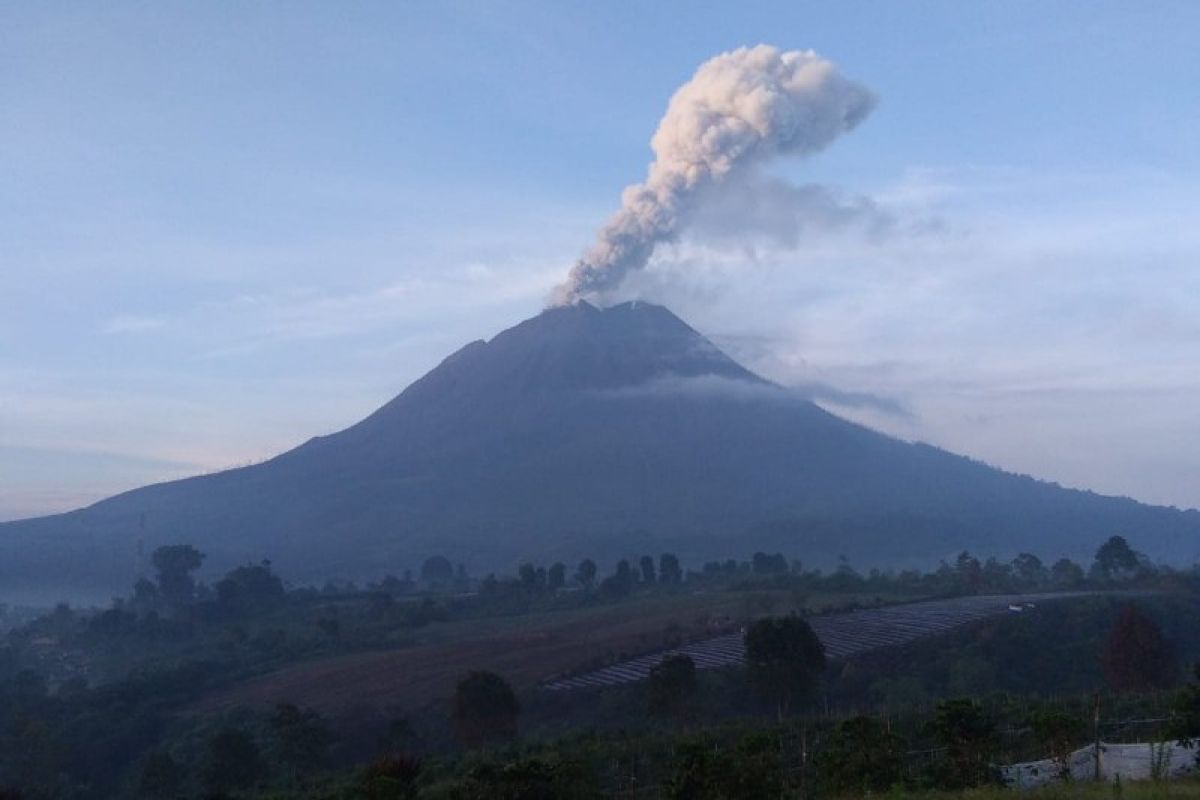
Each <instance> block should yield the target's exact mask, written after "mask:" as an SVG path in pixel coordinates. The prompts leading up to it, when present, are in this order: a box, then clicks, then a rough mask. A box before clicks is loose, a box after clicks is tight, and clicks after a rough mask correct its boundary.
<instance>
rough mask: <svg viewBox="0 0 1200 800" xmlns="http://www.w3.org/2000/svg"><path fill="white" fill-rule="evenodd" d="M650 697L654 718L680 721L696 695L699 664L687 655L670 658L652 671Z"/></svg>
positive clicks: (677, 654) (680, 654)
mask: <svg viewBox="0 0 1200 800" xmlns="http://www.w3.org/2000/svg"><path fill="white" fill-rule="evenodd" d="M646 694H647V700H648V705H649V708H650V713H651V714H661V715H664V716H671V717H676V718H678V717H680V716H681V715H682V714H683V713H684V712H685V711H686V709H687V706H688V703H689V702H691V700H692V698H693V697H694V696H695V694H696V662H694V661H692V659H691V657H690V656H688V655H687V654H685V653H674V654H672V655H669V656H667V657H666V658H664V659H663V660H662V661H660V662H659V663H658V664H656V665H655V666H654V667H653V668H652V669H651V670H650V677H649V679H648V680H647V681H646Z"/></svg>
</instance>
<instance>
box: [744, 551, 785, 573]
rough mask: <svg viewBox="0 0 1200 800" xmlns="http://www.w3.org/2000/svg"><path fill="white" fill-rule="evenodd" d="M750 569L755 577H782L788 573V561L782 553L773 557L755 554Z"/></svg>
mask: <svg viewBox="0 0 1200 800" xmlns="http://www.w3.org/2000/svg"><path fill="white" fill-rule="evenodd" d="M750 569H751V571H753V572H754V574H755V575H782V574H784V573H786V572H787V571H788V565H787V559H786V558H784V557H783V554H782V553H776V554H775V555H773V556H769V555H767V554H766V553H755V554H754V556H753V557H752V558H751V559H750Z"/></svg>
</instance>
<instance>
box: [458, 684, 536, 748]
mask: <svg viewBox="0 0 1200 800" xmlns="http://www.w3.org/2000/svg"><path fill="white" fill-rule="evenodd" d="M520 711H521V706H520V704H519V703H518V702H517V696H516V695H515V694H513V690H512V687H511V686H509V685H508V682H507V681H506V680H504V678H501V677H500V676H499V675H497V674H496V673H494V672H486V671H479V672H471V673H469V674H468V675H467V676H466V677H465V678H463V679H462V680H461V681H459V683H458V687H457V688H456V689H455V691H454V709H453V722H454V728H455V732H456V733H457V734H458V738H459V741H461V742H462V743H463V744H465V745H467V746H470V747H476V746H478V745H481V744H484V743H486V742H489V741H495V740H500V739H512V738H515V737H516V735H517V715H518V714H519V713H520Z"/></svg>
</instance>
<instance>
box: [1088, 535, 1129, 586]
mask: <svg viewBox="0 0 1200 800" xmlns="http://www.w3.org/2000/svg"><path fill="white" fill-rule="evenodd" d="M1138 564H1139V561H1138V554H1137V553H1135V552H1134V550H1133V548H1132V547H1130V546H1129V542H1127V541H1125V537H1124V536H1110V537H1109V538H1108V541H1106V542H1105V543H1104V544H1102V545H1100V548H1099V549H1098V550H1097V551H1096V560H1095V561H1094V562H1093V563H1092V575H1093V576H1094V577H1096V578H1098V579H1099V580H1104V581H1111V580H1118V579H1122V578H1130V577H1133V576H1134V575H1135V574H1136V573H1137V571H1138Z"/></svg>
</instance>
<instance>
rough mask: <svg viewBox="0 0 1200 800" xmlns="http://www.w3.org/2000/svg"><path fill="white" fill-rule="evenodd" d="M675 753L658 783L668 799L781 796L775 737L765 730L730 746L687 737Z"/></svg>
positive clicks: (784, 783) (784, 780)
mask: <svg viewBox="0 0 1200 800" xmlns="http://www.w3.org/2000/svg"><path fill="white" fill-rule="evenodd" d="M678 753H679V755H678V756H677V757H676V761H675V765H674V770H673V774H672V775H670V776H669V777H668V778H667V780H666V781H665V782H664V784H663V787H662V796H663V797H666V798H671V800H732V798H770V797H782V796H783V795H784V791H785V790H786V787H787V774H786V772H785V770H784V767H783V762H782V759H780V753H779V739H778V738H776V737H774V736H770V735H767V734H765V733H751V734H748V735H746V736H744V737H743V738H742V739H741V740H740V741H739V742H738V743H737V745H736V746H735V747H734V748H732V750H729V749H719V748H717V747H714V746H712V745H710V744H708V743H706V742H702V741H691V742H686V743H684V744H683V746H681V747H680V748H679V750H678Z"/></svg>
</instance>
